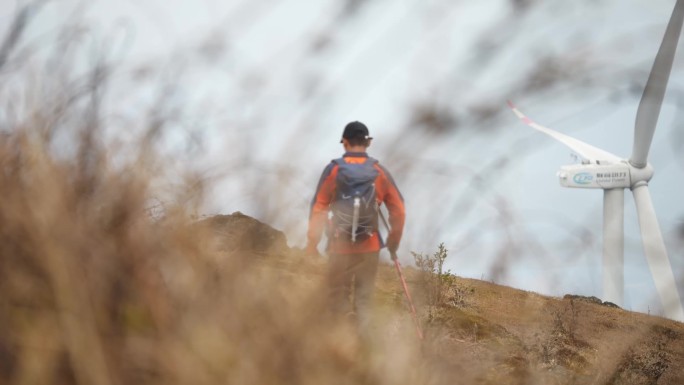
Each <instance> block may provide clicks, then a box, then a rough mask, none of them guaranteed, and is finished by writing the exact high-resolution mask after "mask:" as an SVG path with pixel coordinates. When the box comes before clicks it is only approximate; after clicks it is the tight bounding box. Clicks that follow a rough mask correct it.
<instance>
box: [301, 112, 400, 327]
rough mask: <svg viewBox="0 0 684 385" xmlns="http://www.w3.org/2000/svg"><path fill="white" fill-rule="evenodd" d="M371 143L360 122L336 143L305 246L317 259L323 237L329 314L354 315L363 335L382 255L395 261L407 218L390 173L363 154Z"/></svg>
mask: <svg viewBox="0 0 684 385" xmlns="http://www.w3.org/2000/svg"><path fill="white" fill-rule="evenodd" d="M372 139H373V138H372V137H370V136H369V132H368V128H367V127H366V126H365V125H364V124H363V123H361V122H357V121H355V122H351V123H349V124H347V125H346V126H345V128H344V132H343V133H342V140H341V141H340V143H342V145H343V146H344V150H345V153H344V155H343V156H342V157H341V158H339V159H335V160H333V161H332V162H331V163H330V164H328V166H327V167H326V168H325V170H324V171H323V174H322V175H321V178H320V181H319V183H318V187H317V189H316V193H315V195H314V198H313V201H312V202H311V212H310V215H309V229H308V232H307V246H306V252H307V254H309V255H318V256H320V254H319V252H318V243H319V242H320V239H321V235H322V234H323V232H324V231H325V232H326V236H327V240H328V243H327V247H326V251H327V254H328V257H329V260H328V269H329V270H328V284H329V289H330V301H331V303H330V305H331V309H332V311H333V313H334V314H336V315H345V316H349V315H355V316H356V318H357V320H358V327H359V329H360V330H361V332H364V331H367V330H368V326H369V318H370V310H371V309H370V308H371V305H372V296H373V291H374V285H375V275H376V271H377V266H378V259H379V254H380V250H381V249H382V248H383V247H385V246H387V249H388V250H389V252H390V256H391V258H392V259H396V251H397V248H398V247H399V241H400V240H401V235H402V231H403V228H404V217H405V209H404V200H403V197H402V196H401V193H400V192H399V189H398V188H397V186H396V184H395V183H394V180H393V179H392V177H391V175H390V173H389V172H388V171H387V170H386V169H385V168H384V167H382V166H381V165H380V164H379V163H378V161H377V160H375V159H373V158H371V157H369V156H368V154H367V153H366V150H367V149H368V147H369V146H370V144H371V140H372ZM382 203H384V204H385V206H386V207H387V210H388V211H389V227H390V229H391V230H389V234H388V235H387V240H386V241H385V240H383V239H382V238H381V236H380V232H379V226H378V224H379V222H380V220H379V215H382V214H381V213H380V211H379V205H380V204H382ZM329 213H332V216H329ZM383 219H384V218H383ZM352 286H353V289H354V290H353V293H354V298H353V300H351V299H350V297H351V294H352Z"/></svg>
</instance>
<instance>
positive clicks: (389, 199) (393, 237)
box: [378, 164, 406, 247]
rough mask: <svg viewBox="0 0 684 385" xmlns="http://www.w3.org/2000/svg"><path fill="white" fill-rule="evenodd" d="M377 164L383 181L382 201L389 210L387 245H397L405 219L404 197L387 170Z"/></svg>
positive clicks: (402, 231)
mask: <svg viewBox="0 0 684 385" xmlns="http://www.w3.org/2000/svg"><path fill="white" fill-rule="evenodd" d="M378 166H379V168H380V170H381V178H382V180H381V183H383V190H384V194H383V197H382V201H383V203H384V204H385V206H387V211H389V225H390V232H389V234H388V235H387V245H388V246H390V245H394V246H395V247H398V246H399V242H400V241H401V236H402V234H403V233H404V222H405V220H406V207H405V206H404V197H403V196H402V195H401V192H399V188H397V185H396V183H395V182H394V179H393V178H392V175H391V174H390V173H389V171H387V169H385V168H384V167H382V166H381V165H379V164H378Z"/></svg>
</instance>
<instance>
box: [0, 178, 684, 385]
mask: <svg viewBox="0 0 684 385" xmlns="http://www.w3.org/2000/svg"><path fill="white" fill-rule="evenodd" d="M48 170H49V169H48ZM50 175H55V178H54V179H49V178H50ZM0 176H2V175H0ZM11 177H12V175H11V174H5V175H4V178H5V179H6V180H5V181H10V182H13V183H14V184H12V183H4V184H0V186H4V188H6V189H7V190H8V192H9V193H12V191H13V190H12V187H11V186H16V185H18V184H17V183H19V182H17V181H15V180H13V179H11ZM38 180H41V181H42V180H47V183H49V184H50V186H53V188H52V189H51V190H49V191H51V194H52V195H51V196H52V197H53V199H54V200H55V202H61V203H60V204H56V203H54V202H52V203H51V202H47V203H45V204H44V206H42V207H41V210H38V211H36V210H33V211H32V209H31V207H32V206H31V205H34V204H35V201H34V200H30V199H26V200H22V199H23V198H22V197H23V196H25V194H33V193H41V192H42V191H47V190H46V189H45V188H44V187H43V186H42V185H35V186H33V185H25V186H23V187H22V188H23V189H24V191H23V194H24V195H17V196H16V197H15V198H13V201H12V202H14V203H13V204H12V205H0V218H2V219H3V221H2V224H3V226H0V241H1V242H0V255H1V256H2V258H0V384H65V385H67V384H82V385H84V384H159V385H161V384H164V385H167V384H179V385H180V384H206V385H213V384H245V385H247V384H249V385H251V384H311V385H314V384H315V385H320V384H333V385H334V384H354V385H364V384H368V385H370V384H373V385H390V384H391V385H400V384H405V385H409V384H410V385H415V384H431V385H432V384H434V385H437V384H449V385H453V384H661V385H662V384H673V385H674V384H682V383H684V374H683V371H682V369H681V368H682V367H684V325H682V324H680V323H677V322H672V321H668V320H665V319H661V318H657V317H650V316H647V315H644V314H637V313H631V312H627V311H624V310H621V309H616V308H612V307H608V306H604V305H602V304H601V305H600V304H597V303H594V302H591V299H583V298H570V297H569V298H566V299H560V298H550V297H545V296H541V295H538V294H535V293H530V292H524V291H520V290H516V289H512V288H508V287H504V286H498V285H494V284H491V283H488V282H483V281H478V280H471V279H463V278H459V277H456V276H453V275H446V274H444V275H441V276H440V275H436V274H434V273H426V272H425V271H422V270H418V269H415V268H405V269H404V271H405V273H406V276H407V280H408V282H409V285H410V287H411V292H412V294H413V296H414V299H415V300H416V305H417V308H418V312H419V316H420V321H421V324H422V327H423V330H424V332H425V336H426V338H425V340H424V341H423V342H420V341H419V340H418V338H417V337H416V333H415V329H414V327H413V324H412V321H411V318H410V316H409V313H408V311H407V307H406V304H405V300H404V296H403V291H402V290H401V286H400V284H399V281H398V279H397V277H396V272H395V271H394V269H393V266H390V265H387V264H383V265H382V266H381V268H380V271H379V277H378V281H377V292H376V293H377V295H376V301H377V306H376V314H375V316H376V317H375V319H376V323H375V326H374V327H375V333H373V336H372V340H371V341H370V343H368V344H362V343H361V341H360V340H359V339H358V338H357V334H356V332H355V328H354V325H353V323H351V322H349V320H348V319H345V320H340V319H331V318H330V317H328V316H327V313H326V311H325V309H326V307H325V303H326V302H325V299H326V297H325V268H326V264H325V260H324V259H323V258H316V259H312V258H310V257H307V256H305V255H303V254H302V253H301V252H300V251H299V250H297V249H290V248H289V247H287V244H286V239H285V237H284V235H283V234H282V233H281V232H279V231H277V230H274V229H272V228H271V227H270V226H268V225H265V224H263V223H261V222H259V221H257V220H255V219H253V218H250V217H248V216H245V215H242V214H240V213H235V214H232V215H223V216H216V217H212V218H207V219H204V220H202V221H199V222H191V221H189V220H187V219H184V217H183V216H182V215H180V214H178V215H176V216H169V217H167V218H166V219H165V220H163V221H158V222H154V221H150V220H148V219H147V218H146V214H145V212H144V210H140V209H139V208H140V207H141V206H140V205H138V203H140V202H142V200H137V198H136V196H135V195H130V193H131V192H132V191H136V190H131V189H130V187H129V186H124V187H122V189H121V190H115V191H112V189H113V188H114V187H112V185H105V187H107V188H103V189H102V190H95V191H94V192H92V193H91V194H93V195H94V196H95V197H97V198H98V199H72V198H73V197H75V196H76V197H78V196H79V195H74V194H75V193H74V191H73V189H72V187H71V185H70V184H69V183H64V184H62V182H61V181H62V180H64V178H59V175H58V174H57V173H55V172H50V173H46V174H44V179H38ZM55 186H56V187H55ZM125 192H128V193H129V195H128V196H127V198H126V200H121V197H122V196H125V194H124V193H125ZM6 196H9V195H6ZM140 196H142V195H140ZM48 203H49V204H48ZM74 208H77V209H74ZM74 213H76V214H74ZM435 278H438V279H437V280H436V279H435ZM435 288H437V289H439V292H437V291H435Z"/></svg>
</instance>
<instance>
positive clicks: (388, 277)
mask: <svg viewBox="0 0 684 385" xmlns="http://www.w3.org/2000/svg"><path fill="white" fill-rule="evenodd" d="M247 218H248V217H245V216H243V215H241V214H239V213H236V214H233V215H232V216H220V217H214V218H211V219H208V220H207V222H211V223H212V224H213V225H214V226H215V229H216V231H217V232H218V233H223V234H236V233H241V234H243V236H244V237H247V238H246V239H252V238H251V237H252V235H250V234H249V232H245V229H246V228H250V229H252V231H253V233H251V234H253V235H254V234H256V235H257V238H260V237H262V235H259V234H263V238H262V239H263V240H264V241H265V242H266V244H264V245H263V247H271V246H270V245H272V244H273V241H272V239H274V238H275V239H278V242H277V243H278V247H281V249H275V250H273V249H272V259H270V260H268V261H265V262H264V263H265V264H266V265H267V266H270V267H274V268H277V269H280V273H281V274H283V275H294V276H295V277H296V279H297V280H302V281H304V282H309V283H313V282H315V284H322V278H323V276H324V272H325V263H324V261H319V260H309V259H307V258H303V257H302V256H301V255H298V252H297V250H289V249H286V248H285V247H284V239H281V237H280V236H274V235H272V234H274V233H273V230H272V229H270V228H269V227H268V226H266V225H263V224H261V225H257V223H258V222H257V221H255V220H254V219H251V218H249V219H247ZM250 221H251V222H250ZM247 222H249V224H247ZM262 226H263V227H262ZM219 229H220V230H219ZM265 229H268V230H265ZM276 233H277V232H276ZM233 238H234V236H233V235H229V236H228V238H226V239H233ZM235 242H236V244H235V246H237V245H238V244H239V243H240V242H243V241H235ZM248 242H250V243H253V240H249V241H248ZM257 244H258V242H257ZM261 247H262V246H258V248H261ZM404 271H405V273H406V276H407V279H408V282H409V284H410V287H411V290H412V291H413V292H414V297H416V298H415V299H416V300H417V307H418V312H419V314H420V318H421V323H422V326H423V328H424V329H425V332H426V341H425V342H424V345H423V347H422V354H421V355H420V356H419V359H420V362H419V363H418V362H416V363H414V365H424V366H426V367H429V368H430V370H431V371H434V372H435V373H439V374H440V377H441V380H445V383H465V384H468V383H491V384H532V383H539V384H552V383H563V384H568V383H572V384H683V383H684V324H681V323H678V322H675V321H671V320H667V319H663V318H658V317H653V316H648V315H645V314H640V313H634V312H629V311H625V310H622V309H619V308H616V307H614V306H610V304H602V303H601V301H600V300H598V299H596V298H593V297H591V298H586V297H580V296H572V295H567V296H565V298H553V297H547V296H543V295H539V294H536V293H532V292H527V291H522V290H517V289H514V288H510V287H506V286H501V285H496V284H492V283H489V282H485V281H480V280H474V279H466V278H460V277H455V276H450V279H448V280H447V281H448V282H446V283H445V284H444V285H443V287H442V288H441V289H442V290H443V291H444V296H443V297H444V299H443V300H441V302H440V303H438V304H433V306H431V305H430V304H428V303H426V298H425V290H426V288H425V287H424V285H425V280H424V279H422V278H421V276H422V275H424V274H427V273H425V272H423V271H418V270H416V269H415V268H410V267H409V268H404ZM376 300H377V308H378V318H379V319H386V318H387V317H389V316H388V314H392V315H395V316H399V317H401V318H403V320H402V322H403V323H404V326H405V328H404V330H403V333H407V334H409V335H410V336H411V337H414V336H415V334H414V333H413V331H412V329H411V328H410V319H409V313H408V310H407V308H406V307H405V301H404V299H403V291H402V290H401V286H400V283H399V280H398V278H397V275H396V271H395V269H394V267H393V266H390V265H388V264H383V265H382V266H381V269H380V272H379V279H378V282H377V296H376ZM387 326H388V325H383V324H382V321H379V324H378V325H376V327H377V329H378V332H379V333H383V332H385V333H386V334H387V333H389V336H390V337H391V332H390V331H388V327H387Z"/></svg>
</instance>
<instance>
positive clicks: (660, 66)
mask: <svg viewBox="0 0 684 385" xmlns="http://www.w3.org/2000/svg"><path fill="white" fill-rule="evenodd" d="M683 20H684V0H677V4H676V5H675V8H674V10H673V11H672V16H671V17H670V22H669V23H668V25H667V29H666V31H665V36H664V37H663V41H662V43H661V45H660V49H659V50H658V54H657V55H656V59H655V62H654V63H653V68H652V69H651V73H650V75H649V77H648V81H647V83H646V87H645V89H644V93H643V95H642V97H641V101H640V103H639V108H638V110H637V115H636V123H635V127H634V147H633V149H632V156H631V157H630V158H629V159H621V158H619V157H618V156H616V155H613V154H611V153H609V152H606V151H603V150H601V149H598V148H596V147H593V146H591V145H589V144H586V143H584V142H582V141H579V140H577V139H574V138H571V137H569V136H567V135H564V134H561V133H559V132H556V131H553V130H551V129H549V128H546V127H544V126H541V125H539V124H537V123H535V122H533V121H532V120H531V119H530V118H528V117H527V116H525V115H524V114H523V113H522V112H520V110H518V109H517V108H516V107H515V106H514V105H513V104H512V103H511V102H509V106H510V107H511V109H512V110H513V112H514V113H515V114H516V115H517V116H518V117H519V118H520V119H521V120H522V121H523V122H524V123H525V124H527V125H529V126H531V127H533V128H535V129H537V130H539V131H541V132H543V133H545V134H547V135H549V136H551V137H553V138H554V139H556V140H558V141H560V142H561V143H563V144H565V145H566V146H568V147H570V149H572V150H573V151H575V152H576V153H577V154H579V155H580V156H581V157H582V158H583V160H582V162H581V164H576V165H570V166H562V167H561V170H560V171H559V172H558V177H559V179H560V184H561V185H562V186H564V187H578V188H594V189H602V190H603V291H604V300H607V301H610V302H613V303H615V304H617V305H619V306H622V305H623V297H624V199H625V198H624V189H626V188H629V189H631V190H632V194H633V195H634V203H635V204H636V209H637V215H638V217H639V227H640V229H641V238H642V242H643V246H644V253H645V254H646V259H647V261H648V265H649V268H650V270H651V274H652V275H653V280H654V281H655V285H656V289H657V291H658V295H659V296H660V299H661V301H662V304H663V308H664V310H665V316H666V317H668V318H671V319H675V320H678V321H684V309H682V302H681V300H680V297H679V293H678V291H677V285H676V281H675V276H674V274H673V272H672V267H671V266H670V261H669V259H668V256H667V250H666V249H665V243H664V241H663V236H662V234H661V232H660V226H659V225H658V220H657V218H656V214H655V210H654V208H653V203H652V201H651V195H650V193H649V191H648V182H649V180H651V177H652V176H653V167H652V166H651V165H650V164H649V163H648V152H649V149H650V147H651V141H652V139H653V133H654V131H655V127H656V123H657V121H658V115H659V114H660V107H661V105H662V102H663V98H664V96H665V89H666V87H667V82H668V78H669V76H670V70H671V69H672V62H673V60H674V55H675V51H676V49H677V42H678V40H679V35H680V33H681V29H682V21H683Z"/></svg>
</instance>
